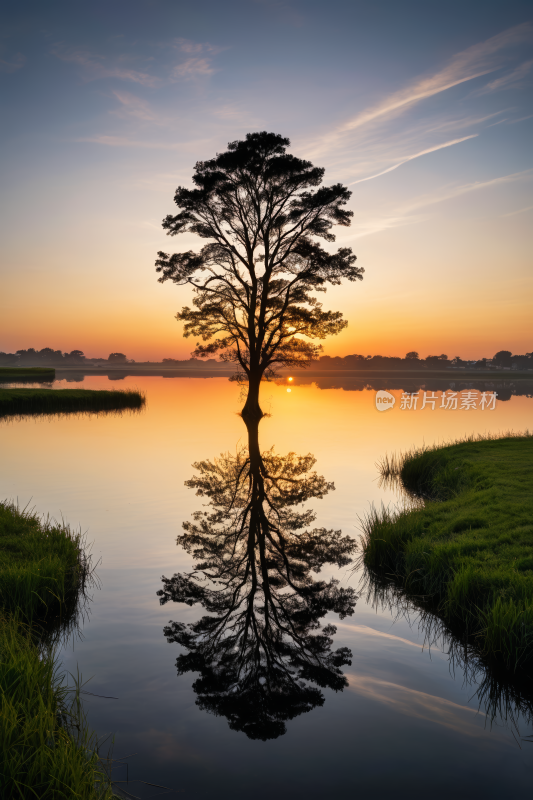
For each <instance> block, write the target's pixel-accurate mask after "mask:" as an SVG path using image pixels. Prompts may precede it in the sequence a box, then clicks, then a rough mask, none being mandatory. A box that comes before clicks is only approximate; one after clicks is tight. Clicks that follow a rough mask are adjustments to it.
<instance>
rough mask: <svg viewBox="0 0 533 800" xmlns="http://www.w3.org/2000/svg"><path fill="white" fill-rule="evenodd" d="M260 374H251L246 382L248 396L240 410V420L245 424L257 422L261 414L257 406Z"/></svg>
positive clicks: (259, 407)
mask: <svg viewBox="0 0 533 800" xmlns="http://www.w3.org/2000/svg"><path fill="white" fill-rule="evenodd" d="M261 377H262V376H261V374H255V375H254V374H251V375H250V377H249V380H248V396H247V398H246V403H245V404H244V406H243V409H242V412H241V414H242V418H243V420H244V421H245V422H259V420H260V419H262V417H263V416H264V415H263V412H262V411H261V406H260V405H259V387H260V386H261Z"/></svg>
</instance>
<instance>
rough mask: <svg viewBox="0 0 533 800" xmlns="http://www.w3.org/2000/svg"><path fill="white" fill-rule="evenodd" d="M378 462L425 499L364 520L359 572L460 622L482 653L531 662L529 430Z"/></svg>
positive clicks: (532, 446)
mask: <svg viewBox="0 0 533 800" xmlns="http://www.w3.org/2000/svg"><path fill="white" fill-rule="evenodd" d="M381 467H382V469H381V472H382V476H383V477H384V478H388V479H390V478H391V477H392V478H394V477H395V476H396V478H397V479H398V480H399V482H400V483H401V485H402V486H403V488H404V489H405V490H406V491H407V493H409V494H410V495H411V496H412V497H414V498H416V497H418V498H420V497H422V498H424V504H423V506H422V507H411V508H409V507H407V508H404V509H402V510H399V511H391V510H390V509H387V508H382V509H381V511H377V510H375V509H374V510H373V511H372V512H371V513H370V515H369V516H368V517H367V518H366V519H365V520H363V560H364V563H365V565H366V566H367V568H369V569H370V570H373V571H375V572H376V573H377V574H378V575H382V576H387V577H388V578H390V579H393V580H394V582H395V583H396V584H397V585H399V586H401V587H402V589H403V590H404V591H405V592H406V593H408V594H410V595H412V596H417V597H418V598H420V599H423V601H424V602H425V603H428V604H429V605H430V606H431V608H432V609H433V610H434V611H436V613H437V614H439V615H440V616H441V618H442V619H443V620H444V621H445V622H446V623H447V624H451V625H454V626H455V627H456V628H457V626H459V627H460V628H461V629H462V631H463V632H464V635H465V637H467V638H468V639H469V640H470V641H471V642H474V643H475V645H476V647H477V648H478V651H479V652H480V653H481V654H482V655H483V656H484V657H489V658H491V659H495V660H496V661H497V662H500V663H502V664H504V665H505V667H506V668H508V669H512V670H515V669H517V668H519V667H528V668H529V667H531V666H532V665H533V436H531V435H529V434H526V435H524V436H515V435H509V436H507V437H504V438H498V439H484V440H482V439H470V440H467V441H463V442H459V443H456V444H452V445H446V446H440V447H433V448H423V449H422V450H418V451H413V452H411V453H407V454H405V455H404V456H401V457H399V458H396V459H394V458H392V459H390V458H389V459H385V460H384V462H383V463H382V465H381ZM419 506H420V503H419Z"/></svg>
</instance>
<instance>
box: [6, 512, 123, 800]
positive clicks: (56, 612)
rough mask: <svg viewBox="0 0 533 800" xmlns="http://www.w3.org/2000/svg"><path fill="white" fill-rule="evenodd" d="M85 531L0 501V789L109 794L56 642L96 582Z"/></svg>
mask: <svg viewBox="0 0 533 800" xmlns="http://www.w3.org/2000/svg"><path fill="white" fill-rule="evenodd" d="M91 576H92V572H91V564H90V557H88V556H87V555H86V553H85V550H84V538H83V536H82V535H81V533H76V532H73V531H72V530H71V529H70V528H69V527H68V526H67V525H64V524H62V525H58V524H56V523H53V522H50V521H49V520H44V521H43V520H41V519H39V518H38V517H37V516H36V515H35V514H33V513H31V512H29V511H27V510H23V511H19V510H18V509H17V508H16V507H15V506H14V505H12V504H10V503H7V502H4V503H0V607H1V609H2V612H1V616H0V787H1V790H0V794H1V797H2V800H4V798H6V800H8V799H9V800H11V798H19V800H20V799H21V798H23V799H24V800H26V798H42V800H63V798H64V799H65V800H66V799H67V798H69V800H70V799H71V798H83V800H97V798H102V800H103V799H104V798H105V799H106V800H107V798H110V797H111V796H112V792H111V790H110V788H109V785H110V784H109V779H108V778H107V777H106V774H105V773H104V771H103V769H102V763H101V761H100V760H99V757H98V753H97V742H96V738H95V736H94V734H92V733H91V732H90V730H89V728H88V726H87V723H86V720H85V717H84V715H83V709H82V705H81V702H80V697H79V689H80V686H79V681H78V686H77V688H75V689H74V690H70V689H68V687H67V686H66V684H65V680H64V677H62V676H60V674H59V671H58V664H57V659H56V656H55V651H54V647H53V643H54V641H56V642H57V640H58V638H59V635H60V634H64V633H65V631H68V630H69V626H71V625H72V624H73V622H74V623H75V622H76V618H77V614H78V612H79V609H80V604H82V603H83V600H84V598H85V590H86V587H87V584H88V583H90V581H91Z"/></svg>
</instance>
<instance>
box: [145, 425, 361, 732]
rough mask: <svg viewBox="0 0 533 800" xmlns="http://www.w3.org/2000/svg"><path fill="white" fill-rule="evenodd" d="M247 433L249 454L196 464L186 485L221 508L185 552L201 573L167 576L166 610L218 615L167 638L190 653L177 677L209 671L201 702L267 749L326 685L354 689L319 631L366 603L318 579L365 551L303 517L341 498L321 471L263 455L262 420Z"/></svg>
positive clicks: (188, 540)
mask: <svg viewBox="0 0 533 800" xmlns="http://www.w3.org/2000/svg"><path fill="white" fill-rule="evenodd" d="M248 429H249V441H248V448H245V449H241V450H238V451H237V452H236V454H235V455H230V454H225V455H223V456H221V457H220V458H219V459H215V460H214V461H201V462H199V463H197V464H195V465H194V466H195V468H196V469H197V470H198V472H199V476H198V477H195V478H193V479H192V480H189V481H187V483H186V485H188V486H189V487H191V488H194V489H196V490H197V494H198V495H199V496H200V497H207V498H208V499H209V505H210V506H211V510H210V511H198V512H196V513H195V514H194V516H193V521H191V522H185V523H184V525H183V527H184V531H185V532H184V533H183V534H182V535H181V536H179V537H178V544H180V545H181V546H182V547H184V548H185V550H186V551H187V552H189V553H190V554H191V555H193V556H194V558H195V559H196V560H197V561H198V563H197V565H196V567H195V569H194V570H193V572H191V573H189V574H178V575H174V576H173V577H172V578H165V577H163V584H164V588H163V589H162V590H161V591H160V592H158V594H159V596H160V602H161V603H162V604H164V603H167V602H169V601H171V600H172V601H175V602H180V603H186V604H187V605H190V606H192V605H194V604H195V603H201V604H202V605H203V606H204V608H205V609H206V611H207V612H208V613H207V615H205V616H203V617H202V618H201V619H200V620H198V621H197V622H195V623H192V624H189V625H186V624H185V623H183V622H170V623H169V625H168V626H167V627H165V629H164V633H165V636H166V637H167V640H168V641H169V642H177V643H179V644H180V645H182V646H183V647H184V648H185V649H186V650H187V651H188V652H186V653H183V654H182V655H180V656H178V658H177V661H176V665H177V668H178V674H183V673H185V672H189V671H191V672H199V673H200V677H199V678H198V679H197V680H196V681H195V683H194V684H193V688H194V690H195V691H196V692H197V694H198V696H199V699H198V700H197V704H198V705H199V706H200V708H202V709H205V710H208V711H211V712H212V713H214V714H217V715H223V716H225V717H227V718H228V720H229V725H230V728H232V729H233V730H238V731H244V732H245V733H246V734H247V736H249V737H250V738H252V739H263V740H266V739H272V738H276V737H277V736H280V735H282V734H283V733H285V720H287V719H292V718H294V717H296V716H298V715H299V714H302V713H305V712H307V711H310V710H311V709H312V708H314V707H315V706H317V705H322V704H323V702H324V697H323V694H322V692H321V691H320V688H318V687H329V688H331V689H334V690H335V691H339V690H342V689H343V688H344V687H345V686H346V685H347V681H346V678H345V676H344V675H343V673H342V671H341V669H340V668H341V666H342V665H343V664H349V663H351V661H350V658H351V653H350V651H349V650H348V649H347V648H339V649H338V650H336V651H332V650H331V646H332V638H331V637H332V635H333V634H334V633H335V630H336V629H335V626H334V625H331V624H329V625H326V626H325V627H324V628H322V629H320V619H321V617H323V616H324V615H325V614H326V613H327V612H328V611H333V612H335V613H337V614H338V615H339V616H340V617H341V618H344V617H345V616H346V615H350V614H352V613H353V609H354V606H355V602H356V599H357V598H356V595H355V593H354V590H353V589H351V588H341V587H339V585H338V581H336V580H334V579H330V580H329V581H325V580H315V579H313V577H312V576H311V574H310V573H311V572H315V573H318V572H319V571H320V569H321V568H322V567H323V566H324V565H325V564H329V563H335V564H337V565H338V566H339V567H340V566H344V565H346V564H348V563H350V561H351V556H352V554H353V552H354V550H355V548H356V543H355V541H354V540H353V539H351V538H350V537H348V536H344V537H343V536H342V534H341V531H334V530H326V529H324V528H320V529H316V528H315V529H312V530H309V529H308V526H309V525H310V524H311V523H312V522H313V521H314V519H315V514H314V513H313V512H312V511H310V510H298V511H296V510H294V507H295V506H297V505H300V504H302V503H304V502H305V501H307V500H309V499H310V498H312V497H316V498H321V497H323V496H324V495H325V494H326V493H327V492H328V491H330V490H331V489H333V488H334V487H333V485H332V484H331V483H327V482H326V481H325V480H324V478H323V477H321V476H319V475H317V474H316V472H311V470H312V467H313V465H314V463H315V459H314V458H313V456H312V455H307V456H297V455H295V454H294V453H289V454H288V455H287V456H284V457H282V456H279V455H276V454H275V453H274V452H273V450H269V451H268V452H266V453H264V454H262V455H261V454H260V452H259V447H258V438H257V433H258V422H257V421H256V422H255V423H254V424H252V425H249V426H248Z"/></svg>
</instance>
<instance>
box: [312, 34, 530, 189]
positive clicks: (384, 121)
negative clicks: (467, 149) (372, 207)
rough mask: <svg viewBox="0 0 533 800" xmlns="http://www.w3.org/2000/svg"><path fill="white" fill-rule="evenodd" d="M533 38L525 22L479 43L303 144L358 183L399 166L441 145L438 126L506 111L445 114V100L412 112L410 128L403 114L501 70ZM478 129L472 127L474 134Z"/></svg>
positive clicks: (455, 126) (457, 125)
mask: <svg viewBox="0 0 533 800" xmlns="http://www.w3.org/2000/svg"><path fill="white" fill-rule="evenodd" d="M532 39H533V25H532V24H530V23H524V24H521V25H517V26H515V27H513V28H510V29H508V30H506V31H503V32H502V33H499V34H497V35H496V36H493V37H492V38H490V39H487V40H486V41H484V42H480V43H478V44H475V45H473V46H471V47H469V48H467V49H466V50H464V51H462V52H461V53H458V54H456V55H455V56H453V57H452V58H451V59H450V60H449V61H448V63H447V64H445V65H444V66H443V67H442V68H441V69H439V70H438V71H436V72H434V73H433V74H430V75H426V76H422V77H418V78H416V79H414V80H413V81H411V82H410V83H408V84H407V85H405V86H403V87H402V88H401V89H398V90H397V91H395V92H392V93H391V94H389V95H388V96H385V97H383V98H382V99H381V100H380V101H379V102H377V103H374V104H372V105H370V106H368V107H367V108H365V109H363V110H361V111H359V112H358V113H357V114H355V115H353V116H352V117H349V118H348V119H346V120H345V121H344V122H342V123H340V124H339V125H337V126H335V127H334V128H332V129H330V130H329V131H326V133H325V134H323V135H321V136H320V138H316V137H313V138H309V139H308V140H307V141H306V142H302V145H303V147H302V149H304V150H305V153H306V156H307V157H309V158H325V159H326V160H327V162H329V164H327V166H328V170H330V169H333V172H334V173H335V175H336V174H337V172H336V170H337V169H338V171H339V172H342V175H343V176H344V178H345V177H346V172H347V170H350V171H351V173H352V175H353V178H354V180H353V181H352V182H353V183H355V180H357V179H362V178H367V177H368V175H369V173H370V177H373V176H374V175H377V174H379V173H382V172H384V171H385V170H387V169H389V168H391V167H393V168H397V167H396V164H395V163H394V162H397V164H398V165H399V164H401V163H404V162H405V160H406V156H405V155H404V153H407V154H410V152H411V153H412V152H413V151H414V152H415V154H417V153H419V152H420V153H423V152H424V151H426V150H431V148H432V147H434V146H436V145H437V143H436V142H435V141H434V138H435V137H434V135H433V136H432V135H431V134H432V133H433V134H434V133H436V132H438V131H439V130H440V131H449V132H450V133H452V132H455V131H457V133H459V132H460V130H461V128H462V129H463V130H464V129H465V128H468V127H469V126H474V125H478V124H482V123H483V122H484V121H485V120H487V119H489V118H490V117H491V116H495V115H497V114H501V113H503V112H502V110H500V111H496V112H492V113H491V114H487V113H486V112H485V113H482V114H477V115H475V114H469V115H457V113H456V114H454V115H453V116H452V115H451V114H450V113H447V114H444V112H443V109H442V104H441V106H440V107H439V110H438V111H437V112H431V114H430V116H429V117H428V118H426V119H423V118H419V119H418V120H416V121H415V120H414V119H413V115H412V114H411V115H410V116H409V122H408V124H407V127H406V126H405V125H404V126H401V125H400V124H399V122H398V117H400V116H401V115H403V114H405V113H406V112H407V111H411V110H412V109H414V108H415V107H416V106H417V105H419V104H420V103H422V101H424V100H428V99H430V98H431V97H434V96H435V95H437V94H439V93H443V92H445V91H447V90H448V89H451V88H452V87H454V86H459V85H460V84H465V83H468V82H469V81H472V80H474V79H475V78H479V77H481V76H482V75H486V74H488V73H491V72H494V71H495V70H497V69H500V68H501V67H502V66H504V65H505V64H506V63H507V62H508V60H509V59H510V58H513V57H514V50H515V48H516V46H517V45H519V44H520V43H522V42H526V41H531V40H532ZM503 111H504V110H503ZM443 115H444V119H443ZM439 117H440V118H439ZM466 132H467V133H468V130H467V131H466ZM476 132H477V131H475V130H474V131H472V135H474V134H475V133H476ZM457 138H459V137H457ZM402 150H403V152H402ZM354 173H355V174H354Z"/></svg>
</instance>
